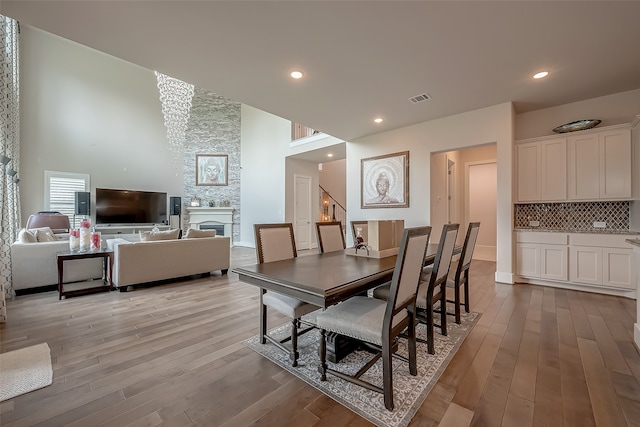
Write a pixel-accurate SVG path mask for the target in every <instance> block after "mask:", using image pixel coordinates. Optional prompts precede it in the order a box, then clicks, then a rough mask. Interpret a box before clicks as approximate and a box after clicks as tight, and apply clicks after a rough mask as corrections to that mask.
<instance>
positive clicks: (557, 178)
mask: <svg viewBox="0 0 640 427" xmlns="http://www.w3.org/2000/svg"><path fill="white" fill-rule="evenodd" d="M516 174H517V175H516V176H517V180H518V183H517V187H518V201H520V202H538V201H558V200H566V199H567V139H566V138H554V139H550V140H545V141H536V142H530V143H525V144H519V145H517V146H516Z"/></svg>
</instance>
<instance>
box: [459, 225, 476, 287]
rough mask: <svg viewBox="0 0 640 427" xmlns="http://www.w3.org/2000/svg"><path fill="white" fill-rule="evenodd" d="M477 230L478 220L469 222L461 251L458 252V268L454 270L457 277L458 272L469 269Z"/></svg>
mask: <svg viewBox="0 0 640 427" xmlns="http://www.w3.org/2000/svg"><path fill="white" fill-rule="evenodd" d="M479 232H480V223H479V222H471V223H469V228H468V229H467V235H466V237H465V238H464V246H462V253H461V254H460V261H459V262H458V269H457V270H456V277H459V276H460V273H462V272H463V271H465V270H468V269H469V266H470V265H471V259H472V258H473V250H474V249H475V247H476V241H477V240H478V233H479Z"/></svg>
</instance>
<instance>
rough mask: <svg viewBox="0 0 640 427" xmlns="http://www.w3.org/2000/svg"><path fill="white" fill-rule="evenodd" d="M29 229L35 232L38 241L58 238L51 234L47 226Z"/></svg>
mask: <svg viewBox="0 0 640 427" xmlns="http://www.w3.org/2000/svg"><path fill="white" fill-rule="evenodd" d="M29 231H31V232H32V233H34V234H35V236H36V239H37V240H38V242H55V241H56V240H58V239H56V236H55V235H54V234H53V230H51V228H49V227H40V228H32V229H30V230H29Z"/></svg>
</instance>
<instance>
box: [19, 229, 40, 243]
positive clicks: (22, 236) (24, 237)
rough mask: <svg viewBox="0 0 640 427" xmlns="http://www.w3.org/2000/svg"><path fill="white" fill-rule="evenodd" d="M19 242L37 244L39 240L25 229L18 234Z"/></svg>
mask: <svg viewBox="0 0 640 427" xmlns="http://www.w3.org/2000/svg"><path fill="white" fill-rule="evenodd" d="M17 241H18V242H19V243H36V242H38V239H37V238H36V235H35V234H33V233H32V232H31V231H29V230H27V229H26V228H23V229H22V230H20V231H19V232H18V238H17Z"/></svg>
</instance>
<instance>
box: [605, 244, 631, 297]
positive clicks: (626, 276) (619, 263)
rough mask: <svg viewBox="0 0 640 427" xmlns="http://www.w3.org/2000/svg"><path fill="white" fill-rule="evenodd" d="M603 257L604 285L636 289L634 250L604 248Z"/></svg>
mask: <svg viewBox="0 0 640 427" xmlns="http://www.w3.org/2000/svg"><path fill="white" fill-rule="evenodd" d="M602 257H603V259H602V261H603V266H602V270H603V278H602V284H603V285H605V286H615V287H618V288H625V289H636V275H635V263H634V256H633V250H631V249H620V248H603V250H602Z"/></svg>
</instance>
